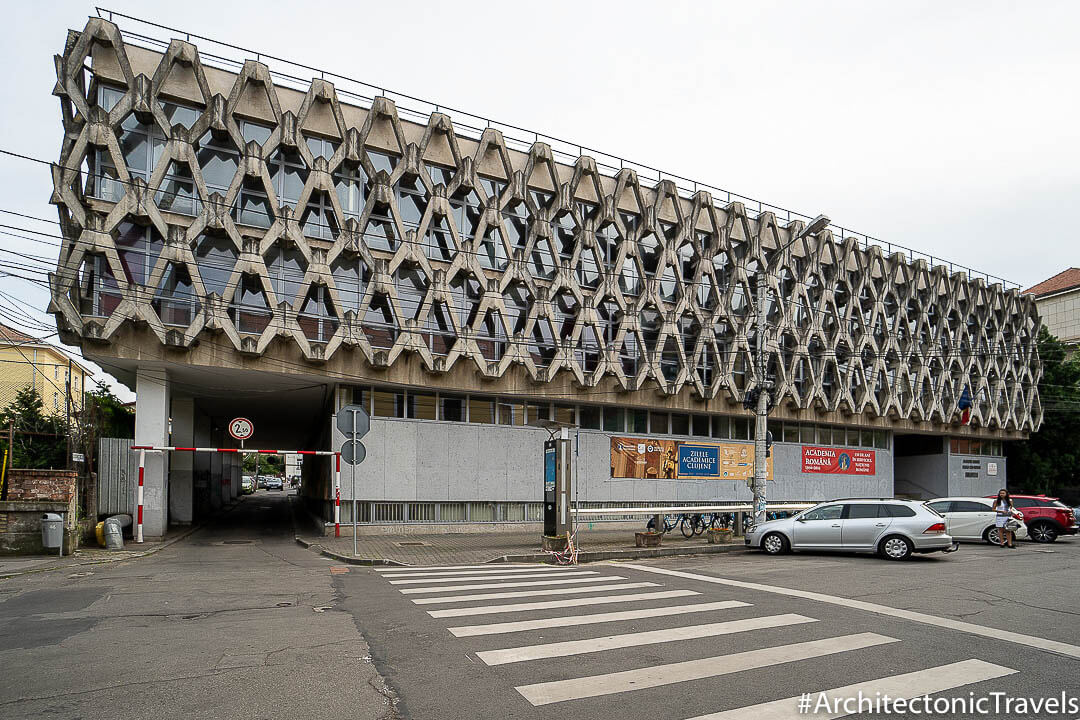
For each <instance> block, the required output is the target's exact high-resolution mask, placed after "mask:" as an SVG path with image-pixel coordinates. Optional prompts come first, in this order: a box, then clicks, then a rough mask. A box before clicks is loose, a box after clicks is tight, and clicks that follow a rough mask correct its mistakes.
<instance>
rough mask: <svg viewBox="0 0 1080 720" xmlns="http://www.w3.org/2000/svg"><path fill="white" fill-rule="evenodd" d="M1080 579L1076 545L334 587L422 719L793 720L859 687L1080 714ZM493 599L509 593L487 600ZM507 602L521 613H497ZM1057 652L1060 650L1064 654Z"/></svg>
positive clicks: (710, 560)
mask: <svg viewBox="0 0 1080 720" xmlns="http://www.w3.org/2000/svg"><path fill="white" fill-rule="evenodd" d="M631 565H632V566H633V567H631ZM582 571H585V572H593V573H595V574H593V575H579V574H575V573H578V572H582ZM1078 572H1080V542H1078V541H1076V540H1064V541H1060V542H1058V543H1057V544H1055V545H1053V546H1051V547H1045V546H1035V545H1032V544H1025V545H1024V546H1023V547H1022V548H1021V549H1018V550H1012V551H1010V550H1004V549H1000V548H997V547H990V546H982V545H965V546H963V548H962V549H961V551H960V552H957V553H954V554H952V555H933V556H921V557H916V558H915V559H913V560H911V561H909V562H904V563H894V562H889V561H885V560H880V559H877V558H873V557H864V556H834V555H824V554H818V555H804V554H799V555H790V556H785V557H780V558H771V557H765V556H763V555H760V554H757V553H753V554H745V555H738V554H729V555H721V556H711V557H708V556H702V557H699V558H682V559H670V560H664V561H656V562H648V563H613V564H604V565H590V566H586V567H584V568H580V569H577V570H569V571H568V570H551V571H540V572H539V573H537V574H539V575H540V578H539V579H533V578H532V577H529V578H525V577H523V576H525V575H530V576H531V575H532V574H533V573H528V572H525V573H517V572H510V571H509V570H508V571H506V572H505V573H502V574H500V573H499V572H498V570H495V571H492V570H490V569H484V570H471V569H468V568H461V569H444V570H440V569H427V570H423V571H398V570H383V571H377V570H355V569H354V570H353V572H352V573H350V574H349V575H344V576H339V577H338V578H336V583H337V586H338V588H339V590H340V593H341V595H342V598H343V604H344V608H345V609H346V610H348V611H349V612H350V613H352V614H354V615H355V616H356V617H357V622H358V624H359V626H360V627H361V628H362V629H363V631H364V633H365V636H366V637H367V639H368V641H369V643H370V646H371V650H372V654H373V656H374V658H375V662H376V667H377V668H378V669H379V670H380V672H381V673H382V674H383V675H384V676H385V677H386V678H387V680H388V681H389V682H390V684H391V685H392V686H394V687H395V688H396V689H397V690H398V693H399V696H400V705H399V708H400V709H401V710H402V712H403V713H404V714H406V715H407V716H409V717H416V718H443V717H458V718H495V717H498V718H595V717H602V716H605V717H606V716H617V717H620V718H699V717H702V716H708V717H714V716H713V715H712V714H713V713H721V714H720V715H717V716H715V717H727V715H726V714H722V713H725V712H728V711H730V712H731V713H732V716H733V717H734V716H738V717H743V718H759V717H788V716H791V717H794V716H796V715H797V713H796V701H795V700H786V701H784V702H781V703H777V701H783V700H784V699H787V698H795V697H796V696H799V695H801V694H802V693H804V692H817V691H826V690H832V689H835V688H842V687H846V686H850V685H856V684H861V683H865V687H864V690H865V691H866V695H867V696H869V697H873V695H874V693H875V692H889V693H891V694H894V693H895V691H896V690H897V689H901V690H903V692H902V693H901V694H903V693H904V692H906V693H910V694H914V695H921V694H922V693H923V692H933V691H935V690H938V689H939V690H940V691H939V692H937V694H936V695H935V697H951V698H967V697H969V693H974V694H975V696H976V697H980V696H984V695H987V696H988V695H989V693H992V692H1002V693H1006V694H1008V695H1013V696H1018V697H1020V696H1023V697H1034V698H1041V697H1058V696H1060V694H1061V693H1062V692H1063V691H1064V692H1066V693H1067V694H1069V695H1071V696H1080V623H1077V617H1078V615H1080V610H1078V608H1077V603H1076V598H1077V588H1078V587H1080V582H1078V578H1080V574H1078ZM449 573H459V574H457V575H452V574H449ZM470 573H477V574H470ZM480 573H488V574H480ZM672 573H674V574H672ZM469 578H472V579H469ZM718 578H719V579H722V580H724V581H727V580H731V581H734V583H735V584H730V583H728V582H719V583H718V582H714V580H716V579H718ZM642 583H653V584H654V585H645V586H642V585H641V584H642ZM748 584H749V585H752V587H751V586H748ZM492 585H495V586H500V587H494V588H493V587H481V586H492ZM459 586H472V589H465V588H462V589H460V590H455V589H454V588H455V587H459ZM604 586H612V587H613V586H626V587H620V588H619V589H614V587H613V589H610V590H605V589H604ZM630 586H635V587H630ZM556 590H558V591H559V592H558V593H554V592H553V591H556ZM793 590H794V592H795V594H801V593H817V594H818V595H815V596H814V597H813V598H808V597H797V596H793V595H792V594H791V593H792V591H793ZM564 591H570V592H569V593H565V594H564ZM504 593H513V595H512V596H502V597H491V596H490V594H496V595H503V594H504ZM571 593H572V594H571ZM653 593H662V594H660V595H651V594H653ZM479 595H489V597H487V598H477V597H476V596H479ZM631 596H636V597H631ZM586 598H589V599H590V600H589V602H593V603H596V604H593V605H588V606H584V605H582V604H581V601H582V600H584V599H586ZM852 600H854V601H855V602H856V603H858V602H862V603H868V605H863V606H859V607H851V605H852V602H851V601H852ZM538 602H542V603H548V604H547V605H545V606H536V605H531V604H532V603H538ZM551 603H558V606H555V605H552V604H551ZM732 603H735V605H734V606H732V605H731V604H732ZM741 603H745V605H743V604H741ZM509 605H524V607H518V608H513V607H507V606H509ZM496 606H502V607H496ZM867 608H870V609H867ZM890 610H900V611H901V612H903V611H905V610H906V611H911V612H912V613H917V614H914V615H911V616H910V617H896V616H895V613H890ZM628 612H629V613H631V614H629V615H627V614H625V613H628ZM433 613H434V616H433ZM612 613H623V614H621V615H615V616H612V615H611V614H612ZM675 613H677V614H675ZM590 615H591V616H592V617H591V618H590V617H583V616H590ZM957 623H969V624H970V625H969V626H964V625H957ZM1003 631H1008V632H1010V633H1015V634H1016V635H1015V636H1014V635H1007V633H1006V632H1003ZM987 635H988V636H987ZM1040 639H1049V640H1050V641H1056V642H1058V643H1062V645H1060V646H1057V647H1054V648H1051V649H1050V650H1049V651H1048V650H1046V649H1042V648H1040V647H1038V645H1039V644H1040ZM1033 644H1034V645H1036V647H1033V646H1032V645H1033ZM735 653H742V655H740V656H739V657H738V658H736V659H735V661H734V662H732V660H731V658H730V656H731V655H732V654H735ZM1070 654H1071V656H1070ZM748 666H749V667H752V668H754V669H749V670H747V669H745V668H747V667H748ZM909 674H910V675H909ZM897 676H900V677H897ZM815 701H816V698H815ZM767 703H773V705H764V704H767ZM777 705H779V707H777ZM987 707H989V708H991V709H992V707H993V706H987ZM769 711H781V712H780V714H778V715H769V714H768V712H769ZM1077 715H1080V712H1074V713H1071V714H1067V715H1057V716H1056V717H1077ZM820 716H821V717H824V716H825V715H824V714H822V715H820ZM934 716H935V717H969V716H970V717H975V716H977V715H970V714H964V713H954V712H946V713H944V714H937V715H934ZM983 716H984V717H985V715H983ZM991 716H1002V717H1004V716H1012V717H1055V715H1053V714H1050V713H1046V712H1031V711H1028V712H1019V713H1018V712H1012V713H1000V714H998V715H994V714H993V713H991ZM853 717H860V716H858V715H853ZM863 717H872V715H869V714H867V715H863ZM910 717H914V715H911V716H910Z"/></svg>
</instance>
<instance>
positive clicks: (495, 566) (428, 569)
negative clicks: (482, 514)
mask: <svg viewBox="0 0 1080 720" xmlns="http://www.w3.org/2000/svg"><path fill="white" fill-rule="evenodd" d="M500 567H503V568H524V567H535V568H555V569H557V566H555V565H540V564H537V563H533V564H532V565H521V564H514V565H512V564H510V563H506V564H498V563H494V564H493V563H488V564H487V565H434V566H432V567H414V566H411V565H402V566H400V567H385V568H375V572H377V573H385V574H391V573H399V572H442V571H443V570H496V569H498V568H500Z"/></svg>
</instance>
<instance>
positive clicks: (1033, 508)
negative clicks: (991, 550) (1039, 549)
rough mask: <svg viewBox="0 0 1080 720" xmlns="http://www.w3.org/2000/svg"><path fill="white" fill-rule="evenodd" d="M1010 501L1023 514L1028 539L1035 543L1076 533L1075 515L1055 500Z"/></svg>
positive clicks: (1025, 498) (1024, 497) (1026, 498)
mask: <svg viewBox="0 0 1080 720" xmlns="http://www.w3.org/2000/svg"><path fill="white" fill-rule="evenodd" d="M986 497H988V498H993V497H995V496H994V495H987V496H986ZM1012 501H1013V505H1015V506H1016V509H1017V510H1019V511H1020V512H1022V513H1024V523H1025V524H1026V525H1027V528H1028V537H1030V538H1031V539H1032V540H1034V541H1035V542H1042V543H1051V542H1054V541H1055V540H1057V539H1058V537H1059V536H1060V535H1075V534H1076V533H1077V525H1076V515H1074V514H1073V510H1072V508H1070V507H1069V506H1068V505H1066V504H1065V503H1063V502H1061V501H1059V500H1058V499H1057V498H1052V497H1047V496H1046V495H1013V496H1012Z"/></svg>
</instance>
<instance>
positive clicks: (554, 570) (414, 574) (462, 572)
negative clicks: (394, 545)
mask: <svg viewBox="0 0 1080 720" xmlns="http://www.w3.org/2000/svg"><path fill="white" fill-rule="evenodd" d="M560 572H564V570H563V569H562V568H554V567H553V568H542V567H536V568H504V569H502V570H492V569H490V568H489V569H487V570H447V571H444V572H409V573H394V574H392V575H383V576H382V577H384V578H412V577H440V576H444V575H445V576H447V577H451V576H454V575H476V576H480V575H511V574H521V573H547V574H554V575H557V574H559V573H560Z"/></svg>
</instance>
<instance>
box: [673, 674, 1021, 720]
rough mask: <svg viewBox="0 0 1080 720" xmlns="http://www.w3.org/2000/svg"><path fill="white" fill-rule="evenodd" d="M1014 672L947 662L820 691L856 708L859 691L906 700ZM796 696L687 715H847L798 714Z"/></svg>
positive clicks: (707, 719) (791, 719) (776, 719)
mask: <svg viewBox="0 0 1080 720" xmlns="http://www.w3.org/2000/svg"><path fill="white" fill-rule="evenodd" d="M1015 672H1017V671H1016V670H1013V669H1012V668H1007V667H1003V666H1001V665H993V664H991V663H988V662H984V661H983V660H963V661H961V662H956V663H950V664H948V665H939V666H938V667H933V668H927V669H926V670H917V671H915V672H910V673H904V674H903V675H890V676H888V677H884V678H880V679H878V680H870V681H869V682H863V683H856V684H854V685H845V686H844V687H838V688H833V689H832V690H824V691H821V692H824V693H825V695H826V696H827V697H828V698H829V700H830V702H832V703H835V702H836V701H837V699H841V702H842V701H843V700H842V699H843V698H855V699H856V700H854V701H853V702H852V703H851V705H852V706H853V707H855V708H856V711H858V710H857V707H856V706H855V702H857V698H858V697H859V693H860V692H861V693H862V694H863V697H865V698H874V697H877V696H878V695H881V696H884V695H888V696H889V697H891V698H894V699H900V698H903V699H905V700H910V699H912V698H917V697H922V696H923V695H932V694H934V693H939V692H942V691H945V690H951V689H953V688H957V687H961V686H962V685H970V684H972V683H977V682H983V681H985V680H993V679H995V678H999V677H1004V676H1006V675H1012V674H1013V673H1015ZM811 695H812V698H813V700H814V701H815V702H816V701H817V698H818V693H817V692H814V693H811ZM800 699H801V697H800V696H799V695H796V696H794V697H789V698H784V699H783V700H773V701H772V702H766V703H761V704H759V705H748V706H747V707H741V708H735V709H734V710H725V711H724V712H718V713H712V714H710V715H700V716H698V717H696V718H691V719H690V720H735V718H747V717H751V718H754V720H795V718H806V717H812V718H814V720H831V719H832V718H841V717H845V716H847V715H850V714H851V713H848V712H844V711H843V706H842V705H841V709H840V710H841V711H840V712H835V713H833V712H819V713H800V712H799V710H798V707H799V701H800ZM811 707H813V706H811Z"/></svg>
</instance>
